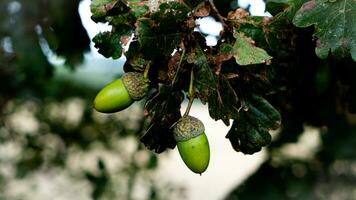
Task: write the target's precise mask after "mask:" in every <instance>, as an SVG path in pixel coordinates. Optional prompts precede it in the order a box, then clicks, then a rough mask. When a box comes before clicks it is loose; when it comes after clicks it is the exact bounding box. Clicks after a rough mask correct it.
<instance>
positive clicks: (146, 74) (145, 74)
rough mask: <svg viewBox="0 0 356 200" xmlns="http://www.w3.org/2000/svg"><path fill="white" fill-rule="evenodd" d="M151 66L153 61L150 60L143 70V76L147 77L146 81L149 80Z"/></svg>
mask: <svg viewBox="0 0 356 200" xmlns="http://www.w3.org/2000/svg"><path fill="white" fill-rule="evenodd" d="M150 67H151V62H148V64H147V65H146V67H145V71H144V72H143V78H144V79H145V81H148V72H149V71H150Z"/></svg>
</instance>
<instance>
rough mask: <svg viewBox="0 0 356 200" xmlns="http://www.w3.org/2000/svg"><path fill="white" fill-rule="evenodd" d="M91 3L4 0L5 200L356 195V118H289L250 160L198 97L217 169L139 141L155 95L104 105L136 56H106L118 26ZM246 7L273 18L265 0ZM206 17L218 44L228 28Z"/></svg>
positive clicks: (196, 108)
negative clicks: (106, 91)
mask: <svg viewBox="0 0 356 200" xmlns="http://www.w3.org/2000/svg"><path fill="white" fill-rule="evenodd" d="M237 3H239V4H237ZM89 5H90V0H82V1H80V0H70V1H66V0H33V1H28V0H1V1H0V199H1V200H2V199H5V200H7V199H9V200H12V199H19V200H20V199H24V200H32V199H33V200H34V199H36V200H42V199H43V200H45V199H46V200H47V199H53V200H67V199H76V200H86V199H123V200H126V199H127V200H130V199H135V200H136V199H137V200H141V199H142V200H144V199H164V200H166V199H191V200H195V199H205V200H216V199H335V200H336V199H337V200H339V199H356V187H355V186H356V162H355V158H356V157H355V155H356V153H355V151H356V149H355V145H356V137H355V133H356V128H355V125H356V117H355V115H353V114H348V115H342V116H339V115H338V116H337V117H335V118H333V119H332V120H333V126H329V127H324V126H312V125H310V124H303V125H302V126H301V125H300V124H301V123H300V122H299V121H298V123H294V122H293V121H289V122H288V123H289V126H288V127H290V128H289V129H288V130H286V129H285V130H284V131H283V133H280V131H276V132H273V133H272V136H273V140H274V141H273V143H272V145H271V146H270V147H269V148H268V149H264V150H263V151H261V152H259V153H256V154H254V155H243V154H241V153H237V152H235V151H234V150H233V149H232V147H231V146H230V143H229V141H228V140H227V139H225V134H226V133H227V132H228V130H229V127H226V126H225V125H224V124H223V123H222V122H216V121H214V120H212V119H210V117H209V114H208V110H207V107H206V106H204V105H201V104H200V103H199V102H196V103H195V104H194V105H193V108H192V110H191V115H193V116H197V117H199V118H200V119H201V120H202V121H203V122H204V124H205V126H206V133H207V136H208V138H209V141H210V145H211V162H210V166H209V168H208V170H207V171H206V173H204V174H203V175H202V176H199V175H196V174H193V173H192V172H190V171H189V170H188V169H187V168H186V167H185V165H184V163H183V162H182V161H181V160H180V157H179V154H178V152H177V150H176V149H174V150H169V151H167V152H164V153H162V154H155V153H153V152H150V151H148V150H147V149H146V148H145V147H144V146H143V145H142V144H141V143H140V142H139V138H140V137H141V136H142V135H143V133H144V130H145V128H146V127H147V122H146V121H145V119H144V118H143V114H142V112H143V103H144V101H142V102H137V103H135V104H134V105H133V106H131V107H130V108H128V109H126V110H125V111H122V112H119V113H115V114H110V115H107V114H100V113H98V112H96V111H94V110H93V109H92V106H91V105H92V104H91V103H92V100H93V98H94V97H95V95H96V93H97V92H98V91H99V90H100V88H102V87H103V86H104V85H105V84H107V83H108V82H110V81H112V80H114V79H115V78H118V77H120V76H121V74H122V72H123V69H122V66H123V63H124V62H125V58H120V59H118V60H112V59H107V58H104V57H103V56H101V55H100V54H98V53H97V52H96V49H95V48H94V47H93V44H92V43H91V38H93V37H94V36H95V34H97V33H99V32H100V31H105V30H109V29H110V27H108V26H107V25H105V24H95V23H94V22H92V21H91V20H90V8H89ZM236 5H239V6H240V7H243V8H246V9H249V10H250V13H251V14H252V15H260V16H262V15H269V16H270V13H268V12H265V7H264V3H263V1H262V0H261V1H256V0H255V1H247V0H245V1H242V0H240V1H239V2H236ZM199 23H201V29H204V27H205V29H206V30H201V31H205V32H206V33H208V34H209V35H208V37H207V42H208V43H209V42H210V44H212V45H214V40H216V36H217V35H218V34H217V33H218V32H219V31H216V30H217V29H219V25H216V24H214V23H215V22H214V21H213V19H211V18H206V19H201V20H200V21H199ZM355 68H356V67H355ZM351 72H355V69H352V70H351ZM185 107H186V103H185V104H183V106H182V109H185ZM296 120H297V118H296ZM293 125H295V126H293ZM282 134H283V135H282Z"/></svg>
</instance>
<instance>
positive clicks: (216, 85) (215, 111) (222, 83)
mask: <svg viewBox="0 0 356 200" xmlns="http://www.w3.org/2000/svg"><path fill="white" fill-rule="evenodd" d="M188 62H191V63H193V64H194V67H193V70H194V78H195V79H194V80H195V81H194V87H195V88H196V90H197V96H198V97H199V98H200V100H201V101H202V102H203V103H206V102H208V106H209V114H210V116H211V118H213V119H215V120H219V119H221V120H222V121H223V122H224V123H225V124H226V125H229V124H230V119H231V118H235V117H236V116H237V113H238V108H239V107H240V105H239V104H238V98H237V95H236V93H235V91H234V89H233V88H232V86H231V85H230V83H229V81H228V79H227V78H226V77H225V76H224V75H222V74H221V75H219V76H217V75H214V73H213V72H212V70H211V68H210V66H209V63H208V60H207V58H206V57H205V54H204V52H203V50H202V49H201V47H200V46H199V45H198V44H196V46H195V48H192V49H191V51H190V52H189V53H188Z"/></svg>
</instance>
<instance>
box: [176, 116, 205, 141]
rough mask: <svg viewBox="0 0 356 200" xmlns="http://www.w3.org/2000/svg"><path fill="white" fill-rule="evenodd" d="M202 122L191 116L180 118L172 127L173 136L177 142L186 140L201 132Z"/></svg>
mask: <svg viewBox="0 0 356 200" xmlns="http://www.w3.org/2000/svg"><path fill="white" fill-rule="evenodd" d="M204 131H205V128H204V124H203V123H202V122H201V121H200V120H199V119H197V118H195V117H192V116H184V117H182V118H180V119H179V120H178V121H177V123H176V124H175V125H174V127H173V133H174V138H175V140H176V141H177V142H181V141H186V140H189V139H191V138H194V137H197V136H199V135H201V134H203V133H204Z"/></svg>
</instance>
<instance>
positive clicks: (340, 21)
mask: <svg viewBox="0 0 356 200" xmlns="http://www.w3.org/2000/svg"><path fill="white" fill-rule="evenodd" d="M293 23H294V24H295V25H296V26H298V27H308V26H311V25H314V26H315V32H314V35H315V36H316V37H318V41H317V46H316V48H315V53H316V54H317V55H318V57H320V58H322V59H324V58H326V57H327V56H328V55H329V51H330V50H331V53H332V54H334V55H336V56H339V57H347V56H349V55H350V53H351V56H352V58H353V60H354V61H356V1H355V0H338V1H335V0H333V1H328V0H312V1H308V2H306V3H304V4H303V6H302V7H301V8H300V9H299V10H298V12H297V13H296V15H295V16H294V19H293Z"/></svg>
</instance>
